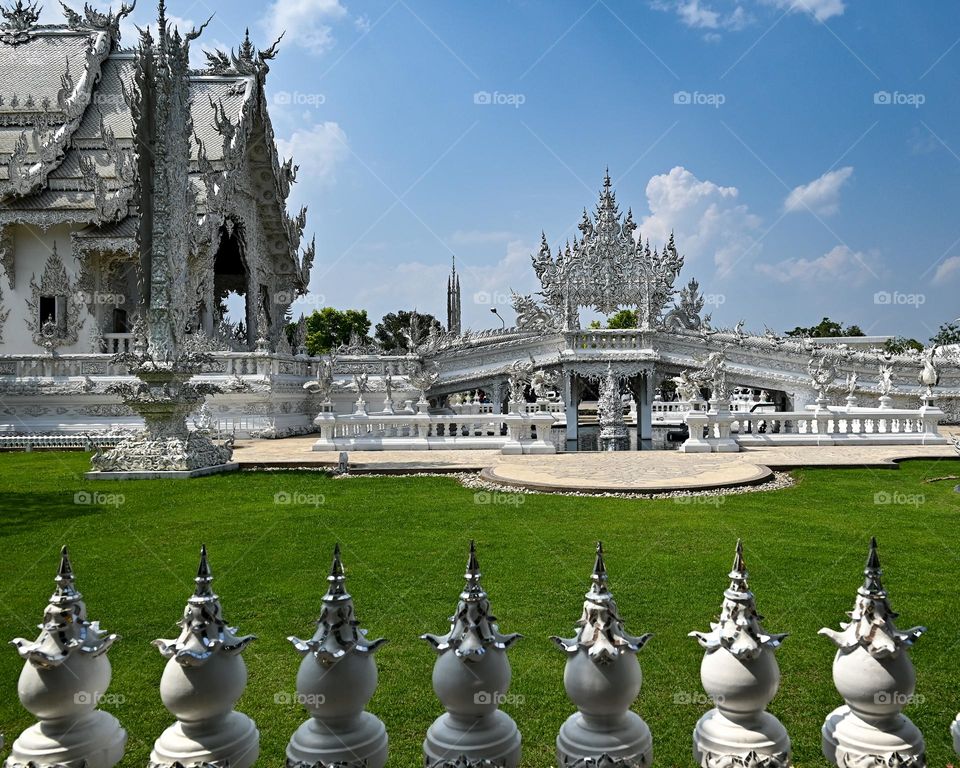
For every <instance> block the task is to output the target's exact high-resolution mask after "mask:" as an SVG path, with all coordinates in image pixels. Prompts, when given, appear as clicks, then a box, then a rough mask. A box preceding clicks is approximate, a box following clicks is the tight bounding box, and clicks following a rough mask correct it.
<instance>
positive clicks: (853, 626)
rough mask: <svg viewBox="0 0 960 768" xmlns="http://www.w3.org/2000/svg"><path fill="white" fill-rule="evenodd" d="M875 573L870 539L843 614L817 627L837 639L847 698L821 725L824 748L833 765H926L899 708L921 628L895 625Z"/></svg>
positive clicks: (840, 680) (837, 675)
mask: <svg viewBox="0 0 960 768" xmlns="http://www.w3.org/2000/svg"><path fill="white" fill-rule="evenodd" d="M882 574H883V571H882V570H881V568H880V556H879V554H878V553H877V540H876V539H875V538H874V539H872V540H871V542H870V553H869V555H868V557H867V564H866V567H865V568H864V571H863V576H864V579H863V586H861V587H860V588H859V589H858V590H857V597H856V601H855V602H854V605H853V610H852V611H851V612H850V613H849V614H848V616H849V617H850V621H849V622H846V623H841V625H840V626H841V630H840V631H839V632H838V631H836V630H833V629H828V628H824V629H821V630H820V634H821V635H826V636H827V637H829V638H830V639H831V640H832V641H833V642H834V644H835V645H836V646H837V649H838V650H837V655H836V656H835V657H834V661H833V682H834V685H835V686H836V688H837V691H838V692H839V693H840V695H841V696H842V697H843V699H844V701H845V702H846V704H845V705H844V706H842V707H838V708H837V709H835V710H834V711H833V712H831V713H830V714H829V715H827V719H826V721H825V722H824V724H823V754H824V756H825V757H826V758H827V760H829V761H830V762H831V763H832V764H833V765H836V766H839V767H840V768H846V766H848V765H856V766H858V768H859V766H864V768H874V766H876V767H877V768H879V767H880V766H891V765H897V766H902V767H903V768H924V766H926V764H927V763H926V754H925V746H924V740H923V734H921V733H920V730H919V729H918V728H917V727H916V726H915V725H914V724H913V723H912V722H911V721H910V720H909V718H907V717H905V716H904V715H903V714H902V713H901V710H903V708H904V707H905V706H906V705H907V704H908V703H909V702H910V699H911V698H912V697H913V692H914V689H915V687H916V672H915V671H914V669H913V663H912V662H911V661H910V657H909V656H908V650H909V648H910V647H911V646H912V645H913V644H914V643H915V642H916V641H917V639H918V638H919V637H920V635H922V634H923V633H924V632H925V631H926V628H925V627H913V628H911V629H908V630H906V631H905V632H903V631H900V630H899V629H897V627H896V625H895V624H894V619H896V617H897V616H898V614H897V613H896V612H894V610H893V609H892V608H891V607H890V603H889V602H888V600H887V592H886V590H885V589H884V587H883V582H882V580H881V576H882Z"/></svg>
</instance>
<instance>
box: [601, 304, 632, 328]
mask: <svg viewBox="0 0 960 768" xmlns="http://www.w3.org/2000/svg"><path fill="white" fill-rule="evenodd" d="M636 327H637V312H636V310H634V309H621V310H620V311H619V312H617V313H616V314H613V315H610V319H609V320H607V328H611V329H614V330H618V329H622V328H636Z"/></svg>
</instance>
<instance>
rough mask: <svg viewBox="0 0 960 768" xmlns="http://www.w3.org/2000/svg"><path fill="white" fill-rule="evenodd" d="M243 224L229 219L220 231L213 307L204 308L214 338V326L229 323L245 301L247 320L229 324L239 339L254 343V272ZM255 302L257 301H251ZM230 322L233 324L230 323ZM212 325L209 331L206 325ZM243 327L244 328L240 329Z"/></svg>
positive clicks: (202, 313)
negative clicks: (233, 310)
mask: <svg viewBox="0 0 960 768" xmlns="http://www.w3.org/2000/svg"><path fill="white" fill-rule="evenodd" d="M244 234H245V233H244V227H243V224H242V223H239V222H235V221H234V220H233V219H226V220H225V221H224V223H223V224H221V225H220V227H219V229H218V242H217V250H216V252H215V253H214V257H213V308H212V311H210V310H208V309H207V308H205V307H201V318H202V321H203V322H204V324H205V326H204V331H205V332H207V333H208V334H210V335H212V334H213V332H214V326H215V325H219V324H220V323H222V322H224V321H225V320H227V318H228V316H229V315H230V314H231V313H230V309H231V305H234V304H235V303H238V302H240V301H242V303H243V311H242V312H241V313H240V314H241V315H242V317H243V320H236V321H233V322H232V323H229V324H230V326H231V328H230V329H229V330H230V332H231V333H233V334H234V335H235V338H244V339H245V342H246V346H247V347H248V348H249V346H250V345H251V344H252V342H253V339H252V338H251V333H250V328H251V327H253V324H254V323H255V315H256V311H257V309H256V297H251V296H250V291H249V284H250V270H249V267H248V265H247V258H246V238H245V236H244ZM251 299H253V300H252V301H251ZM228 322H229V321H228ZM207 323H209V326H210V327H209V328H207V327H206V324H207ZM241 324H242V326H243V327H242V328H241V327H240V326H241Z"/></svg>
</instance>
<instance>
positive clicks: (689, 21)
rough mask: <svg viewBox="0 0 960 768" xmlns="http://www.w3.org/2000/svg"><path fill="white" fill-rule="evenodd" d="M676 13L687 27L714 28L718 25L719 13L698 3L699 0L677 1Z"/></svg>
mask: <svg viewBox="0 0 960 768" xmlns="http://www.w3.org/2000/svg"><path fill="white" fill-rule="evenodd" d="M677 15H678V16H679V17H680V20H681V21H682V22H683V23H684V24H686V25H687V26H688V27H704V28H706V29H716V28H717V27H719V26H720V14H719V13H717V12H716V11H714V10H711V9H709V8H705V7H704V6H702V5H700V0H684V2H681V3H679V4H678V5H677Z"/></svg>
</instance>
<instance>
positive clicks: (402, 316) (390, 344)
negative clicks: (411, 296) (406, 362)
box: [374, 309, 443, 353]
mask: <svg viewBox="0 0 960 768" xmlns="http://www.w3.org/2000/svg"><path fill="white" fill-rule="evenodd" d="M442 330H443V326H441V325H440V322H439V321H438V320H437V318H435V317H434V316H433V315H429V314H424V313H422V312H417V311H416V310H414V311H408V310H405V309H401V310H400V311H399V312H390V313H389V314H386V315H384V316H383V320H381V321H380V322H379V323H377V330H376V332H375V334H374V336H375V338H376V340H377V343H378V344H380V346H381V347H383V348H384V349H385V350H386V351H387V352H398V353H404V352H409V351H410V349H411V346H416V345H417V344H420V343H422V342H423V341H424V340H425V339H426V338H427V336H429V335H430V332H431V331H437V332H439V331H442ZM411 336H413V338H412V339H411Z"/></svg>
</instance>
